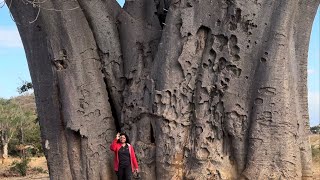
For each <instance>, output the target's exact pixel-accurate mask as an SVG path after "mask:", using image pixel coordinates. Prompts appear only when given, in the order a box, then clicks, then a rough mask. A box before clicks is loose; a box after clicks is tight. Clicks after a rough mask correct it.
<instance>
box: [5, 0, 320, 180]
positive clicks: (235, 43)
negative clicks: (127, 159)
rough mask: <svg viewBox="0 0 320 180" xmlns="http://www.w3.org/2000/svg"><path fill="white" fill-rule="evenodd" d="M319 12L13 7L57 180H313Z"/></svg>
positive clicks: (203, 5) (130, 0)
mask: <svg viewBox="0 0 320 180" xmlns="http://www.w3.org/2000/svg"><path fill="white" fill-rule="evenodd" d="M319 2H320V1H319V0H310V1H306V0H295V1H289V0H288V1H283V0H282V1H280V0H278V1H276V0H245V1H240V0H127V1H126V3H125V5H124V7H123V8H121V7H120V6H119V4H118V3H117V2H116V1H115V0H73V1H61V0H46V1H30V0H7V1H6V3H7V5H8V7H9V9H10V11H11V13H12V15H13V17H14V20H15V22H16V24H17V27H18V29H19V32H20V36H21V38H22V42H23V45H24V48H25V52H26V56H27V59H28V65H29V69H30V73H31V78H32V82H33V86H34V92H35V96H36V104H37V109H38V115H39V119H40V125H41V132H42V139H43V146H44V149H45V155H46V158H47V160H48V166H49V171H50V177H51V178H52V179H112V178H113V177H114V172H113V168H112V158H113V154H112V153H111V152H110V151H109V145H110V143H111V141H112V140H113V138H114V137H115V134H116V132H117V131H125V132H127V133H129V134H130V138H132V143H133V144H134V146H135V148H136V149H135V150H136V153H137V156H138V159H139V162H140V168H141V175H142V177H143V179H161V180H162V179H268V178H276V179H280V178H281V179H311V178H312V171H311V153H310V147H309V145H308V139H307V134H308V129H309V126H308V123H307V122H308V104H307V86H306V82H307V51H308V42H309V37H310V32H311V27H312V22H313V19H314V16H315V13H316V10H317V7H318V5H319Z"/></svg>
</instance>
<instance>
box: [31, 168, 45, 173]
mask: <svg viewBox="0 0 320 180" xmlns="http://www.w3.org/2000/svg"><path fill="white" fill-rule="evenodd" d="M31 170H32V171H35V172H38V173H48V171H47V170H44V169H43V168H42V167H34V168H32V169H31Z"/></svg>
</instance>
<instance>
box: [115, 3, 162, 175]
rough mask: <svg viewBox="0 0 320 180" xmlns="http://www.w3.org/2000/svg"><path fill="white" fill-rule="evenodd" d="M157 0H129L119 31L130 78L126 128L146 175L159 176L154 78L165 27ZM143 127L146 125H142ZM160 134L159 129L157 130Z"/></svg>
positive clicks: (122, 14)
mask: <svg viewBox="0 0 320 180" xmlns="http://www.w3.org/2000/svg"><path fill="white" fill-rule="evenodd" d="M155 12H156V6H155V2H154V1H150V0H136V1H127V2H126V3H125V5H124V7H123V11H122V12H121V13H120V14H119V17H118V21H119V34H120V39H121V49H122V53H123V61H124V76H125V79H126V82H127V86H126V89H125V91H124V93H123V97H124V103H123V107H122V115H121V119H122V120H123V126H122V127H121V130H122V131H125V132H127V133H129V134H130V137H131V142H132V143H133V144H134V147H135V148H136V149H135V150H136V152H137V157H138V160H139V162H140V164H139V165H140V168H141V170H142V173H141V175H142V178H144V179H155V178H156V175H155V171H156V169H155V148H156V147H155V142H156V141H155V142H151V141H150V138H151V137H150V135H151V131H153V130H152V128H151V126H150V124H153V121H154V116H153V115H152V103H153V94H154V82H153V80H152V79H151V78H150V72H151V66H152V64H153V62H154V57H155V54H156V52H157V49H158V44H159V41H160V38H161V34H162V30H161V26H160V23H159V20H158V19H157V16H156V15H155ZM141 127H143V128H141ZM154 134H155V138H156V131H155V133H154Z"/></svg>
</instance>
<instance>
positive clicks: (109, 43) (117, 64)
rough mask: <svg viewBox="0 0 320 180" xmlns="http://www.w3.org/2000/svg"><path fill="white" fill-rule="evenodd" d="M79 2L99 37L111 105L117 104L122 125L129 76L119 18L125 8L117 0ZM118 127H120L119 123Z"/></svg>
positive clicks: (97, 40) (115, 109)
mask: <svg viewBox="0 0 320 180" xmlns="http://www.w3.org/2000/svg"><path fill="white" fill-rule="evenodd" d="M78 2H79V4H80V7H81V8H82V9H84V14H85V16H86V19H87V21H88V23H89V25H90V28H91V29H92V33H93V35H94V37H95V41H96V43H97V48H98V51H99V56H100V60H101V63H102V68H101V71H102V73H103V74H104V77H105V79H106V86H107V90H108V93H109V94H110V95H109V101H110V104H111V107H112V108H114V111H113V112H114V115H115V116H114V118H115V122H116V124H119V125H120V124H121V123H122V122H121V109H122V103H123V97H122V93H123V90H124V85H125V79H124V72H123V59H122V52H121V47H120V38H119V33H118V29H117V22H116V21H117V17H118V14H119V13H121V11H122V10H121V7H120V6H119V4H118V3H117V2H116V1H114V0H112V1H98V0H96V1H85V0H79V1H78ZM117 129H118V131H120V127H118V125H117Z"/></svg>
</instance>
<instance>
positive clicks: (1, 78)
mask: <svg viewBox="0 0 320 180" xmlns="http://www.w3.org/2000/svg"><path fill="white" fill-rule="evenodd" d="M118 2H119V3H120V5H123V4H124V0H118ZM1 5H2V4H1V3H0V6H1ZM319 28H320V8H318V12H317V15H316V18H315V20H314V24H313V28H312V33H311V40H310V45H309V54H308V91H309V92H308V94H309V96H308V100H309V115H310V124H311V125H312V126H314V125H317V124H319V123H320V118H319V116H320V112H319V109H320V107H319V101H320V96H319V90H320V87H319V82H320V74H319V73H320V64H319V63H320V57H319V55H320V45H319V44H320V37H319V35H320V29H319ZM0 67H1V68H0V97H2V98H10V97H13V96H18V95H19V94H18V92H17V87H19V86H20V85H21V84H22V83H23V81H31V78H30V74H29V70H28V65H27V61H26V57H25V53H24V50H23V46H22V43H21V40H20V36H19V33H18V30H17V27H16V26H15V23H14V22H13V20H12V19H11V17H10V13H9V10H8V8H7V7H6V6H3V7H2V8H1V9H0Z"/></svg>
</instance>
